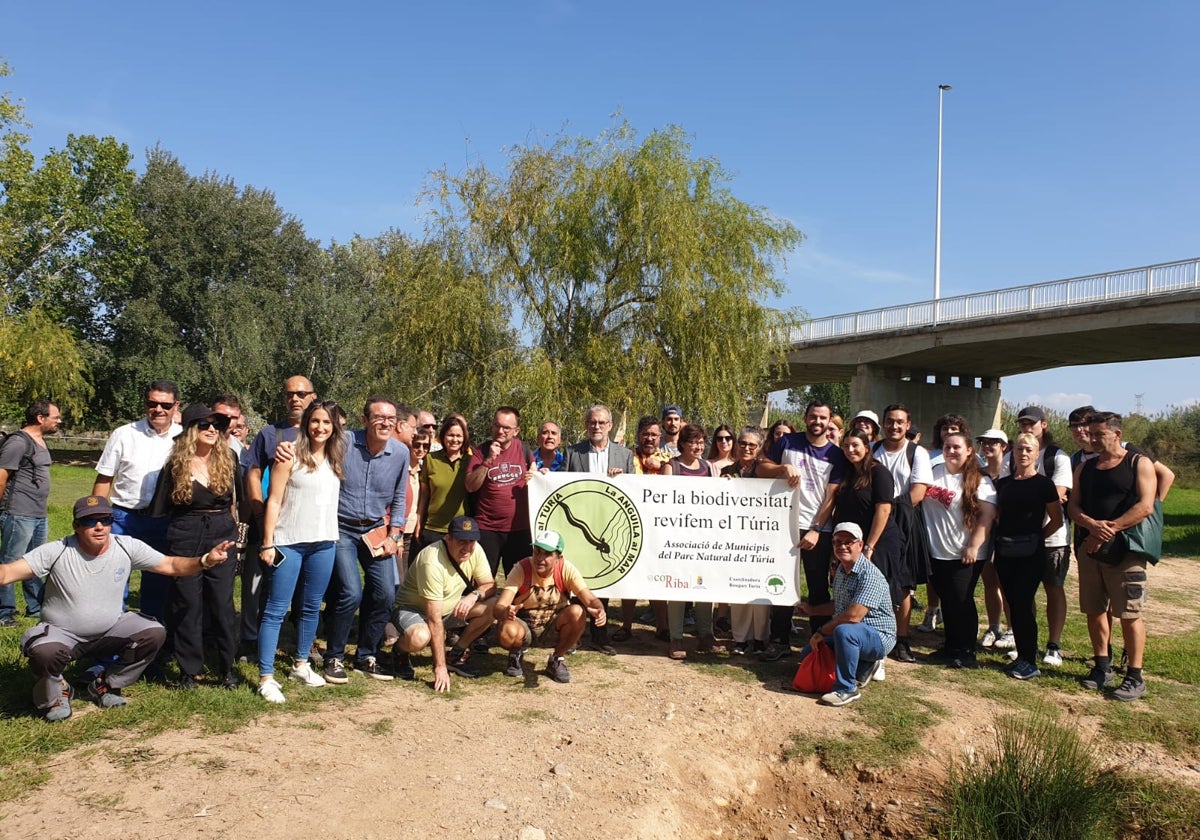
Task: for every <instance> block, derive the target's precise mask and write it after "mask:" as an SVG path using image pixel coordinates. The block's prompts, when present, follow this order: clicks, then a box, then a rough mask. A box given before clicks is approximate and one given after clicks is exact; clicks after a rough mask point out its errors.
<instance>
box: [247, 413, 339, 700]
mask: <svg viewBox="0 0 1200 840" xmlns="http://www.w3.org/2000/svg"><path fill="white" fill-rule="evenodd" d="M345 453H346V439H345V437H344V435H343V434H342V411H341V409H340V408H338V405H337V403H335V402H333V401H332V400H325V401H324V402H313V403H312V404H310V405H309V406H308V408H307V409H305V410H304V416H303V417H301V418H300V436H299V437H298V438H296V452H295V457H293V458H292V459H291V460H290V461H286V462H279V461H277V462H276V463H274V464H273V465H272V466H271V489H270V493H269V494H268V496H267V505H266V512H265V514H264V515H263V546H262V551H261V553H260V554H259V559H260V560H261V561H262V562H263V564H264V565H267V566H269V567H270V577H269V583H268V589H267V604H266V606H265V607H264V608H263V613H262V623H261V625H260V626H259V628H258V673H259V685H258V693H259V694H261V695H262V696H263V698H264V699H265V700H267V701H268V702H270V703H282V702H283V700H284V697H283V691H282V689H281V688H280V685H279V683H278V682H277V681H276V680H275V648H276V646H277V645H278V644H279V627H280V625H282V624H283V618H284V616H286V615H287V611H288V607H290V606H291V603H292V595H293V593H294V592H295V591H296V586H297V585H299V586H300V592H301V608H300V617H299V621H297V627H296V655H295V657H294V658H293V660H292V662H293V666H292V674H291V676H292V679H294V680H298V681H299V682H302V683H304V684H305V685H310V686H321V685H325V678H324V677H322V676H321V675H320V674H318V673H316V672H315V671H313V669H312V666H311V665H310V664H309V662H308V652H309V649H310V648H311V647H312V643H313V638H314V637H315V636H316V633H317V616H318V614H319V613H320V611H321V599H322V597H323V596H324V595H325V589H326V587H328V586H329V577H330V575H331V574H332V573H333V560H334V550H335V548H336V546H337V539H338V522H337V509H338V494H339V493H340V492H341V487H342V478H343V473H342V459H343V458H344V457H345ZM277 550H278V552H277ZM280 558H282V559H280Z"/></svg>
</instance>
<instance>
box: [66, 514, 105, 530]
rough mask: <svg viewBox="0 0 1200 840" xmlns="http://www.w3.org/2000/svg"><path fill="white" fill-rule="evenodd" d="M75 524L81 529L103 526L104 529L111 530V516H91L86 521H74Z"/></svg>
mask: <svg viewBox="0 0 1200 840" xmlns="http://www.w3.org/2000/svg"><path fill="white" fill-rule="evenodd" d="M75 524H76V525H79V526H80V527H82V528H94V527H95V526H97V525H103V526H104V527H105V528H111V527H112V524H113V518H112V517H111V516H92V517H89V518H88V519H76V520H75Z"/></svg>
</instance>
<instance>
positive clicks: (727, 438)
mask: <svg viewBox="0 0 1200 840" xmlns="http://www.w3.org/2000/svg"><path fill="white" fill-rule="evenodd" d="M713 440H715V441H716V442H717V443H733V436H732V435H717V436H716V437H715V438H713Z"/></svg>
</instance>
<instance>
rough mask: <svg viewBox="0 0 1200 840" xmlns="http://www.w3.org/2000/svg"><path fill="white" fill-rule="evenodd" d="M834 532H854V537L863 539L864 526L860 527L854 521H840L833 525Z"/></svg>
mask: <svg viewBox="0 0 1200 840" xmlns="http://www.w3.org/2000/svg"><path fill="white" fill-rule="evenodd" d="M833 533H834V534H841V533H846V534H853V535H854V539H856V540H861V539H862V538H863V533H862V528H859V527H858V526H857V525H855V524H854V523H853V522H839V523H838V524H837V525H834V526H833Z"/></svg>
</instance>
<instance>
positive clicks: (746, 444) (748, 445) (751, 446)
mask: <svg viewBox="0 0 1200 840" xmlns="http://www.w3.org/2000/svg"><path fill="white" fill-rule="evenodd" d="M738 446H744V447H746V448H747V449H758V444H757V443H755V442H754V441H752V440H739V441H738Z"/></svg>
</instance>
